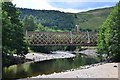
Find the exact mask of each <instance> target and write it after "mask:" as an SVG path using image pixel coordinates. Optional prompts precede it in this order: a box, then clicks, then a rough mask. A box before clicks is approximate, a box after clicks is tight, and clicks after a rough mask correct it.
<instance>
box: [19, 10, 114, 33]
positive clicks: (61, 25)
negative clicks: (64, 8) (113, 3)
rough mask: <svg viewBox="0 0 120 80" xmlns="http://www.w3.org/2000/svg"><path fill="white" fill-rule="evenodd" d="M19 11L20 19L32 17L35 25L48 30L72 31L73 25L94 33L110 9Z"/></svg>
mask: <svg viewBox="0 0 120 80" xmlns="http://www.w3.org/2000/svg"><path fill="white" fill-rule="evenodd" d="M19 10H20V11H21V19H24V17H25V16H26V15H27V16H30V15H33V16H34V18H35V21H36V22H37V23H41V24H42V25H44V26H47V27H50V28H55V29H61V30H73V29H74V28H75V25H76V24H78V25H79V26H80V29H81V30H82V31H85V30H92V31H95V30H97V29H98V28H99V26H100V25H102V23H103V22H104V21H105V20H106V18H107V16H108V14H109V13H110V11H111V10H112V8H103V9H96V10H90V11H87V12H81V13H64V12H60V11H54V10H33V9H25V8H24V9H22V8H19Z"/></svg>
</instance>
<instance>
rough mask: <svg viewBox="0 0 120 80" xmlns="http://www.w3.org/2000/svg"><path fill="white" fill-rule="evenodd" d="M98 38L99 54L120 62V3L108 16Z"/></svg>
mask: <svg viewBox="0 0 120 80" xmlns="http://www.w3.org/2000/svg"><path fill="white" fill-rule="evenodd" d="M98 36H99V37H98V50H97V51H98V53H99V54H100V55H103V54H106V55H107V58H109V59H112V60H113V61H115V60H117V61H118V60H119V61H120V56H119V53H120V2H119V3H118V4H117V5H116V6H115V8H114V9H113V11H112V12H111V13H110V15H109V16H108V18H107V20H106V21H105V23H104V24H103V26H102V27H101V29H100V31H99V35H98ZM118 56H119V57H118ZM116 58H117V59H116Z"/></svg>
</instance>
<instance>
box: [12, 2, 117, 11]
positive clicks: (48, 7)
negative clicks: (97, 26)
mask: <svg viewBox="0 0 120 80" xmlns="http://www.w3.org/2000/svg"><path fill="white" fill-rule="evenodd" d="M108 1H109V2H118V0H104V2H108ZM12 2H13V4H16V7H20V8H31V9H40V10H43V9H45V10H59V11H64V12H72V13H77V12H81V11H87V10H90V9H94V8H87V9H72V8H67V9H65V8H60V7H59V8H58V7H55V6H53V5H51V4H50V2H65V3H67V4H71V5H72V4H76V3H77V2H93V0H13V1H12ZM94 2H101V0H94ZM102 2H103V0H102ZM64 6H65V5H64ZM102 7H109V5H104V6H102Z"/></svg>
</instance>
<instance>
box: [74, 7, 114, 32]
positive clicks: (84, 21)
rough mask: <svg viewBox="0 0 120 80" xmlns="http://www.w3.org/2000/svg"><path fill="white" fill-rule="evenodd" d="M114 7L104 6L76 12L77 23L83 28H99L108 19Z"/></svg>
mask: <svg viewBox="0 0 120 80" xmlns="http://www.w3.org/2000/svg"><path fill="white" fill-rule="evenodd" d="M112 9H113V8H103V9H96V10H90V11H87V12H81V13H77V14H74V15H75V21H76V24H78V25H79V26H80V28H82V29H92V30H97V29H98V28H99V27H100V25H102V24H103V22H104V21H105V20H106V18H107V16H108V15H109V14H110V12H111V10H112Z"/></svg>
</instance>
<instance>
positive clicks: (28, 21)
mask: <svg viewBox="0 0 120 80" xmlns="http://www.w3.org/2000/svg"><path fill="white" fill-rule="evenodd" d="M23 23H24V29H25V31H26V30H27V31H35V29H36V28H37V24H36V23H35V21H34V18H33V16H32V15H30V16H29V17H28V16H25V18H24V20H23Z"/></svg>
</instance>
